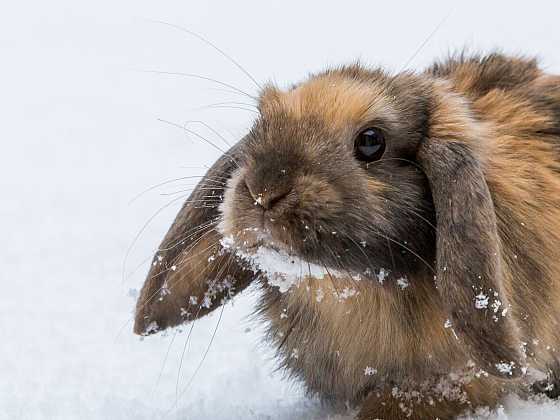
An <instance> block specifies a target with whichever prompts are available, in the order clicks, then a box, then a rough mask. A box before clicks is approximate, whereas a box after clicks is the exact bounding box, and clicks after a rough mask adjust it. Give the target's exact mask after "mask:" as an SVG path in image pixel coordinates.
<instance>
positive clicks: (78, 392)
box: [0, 0, 560, 420]
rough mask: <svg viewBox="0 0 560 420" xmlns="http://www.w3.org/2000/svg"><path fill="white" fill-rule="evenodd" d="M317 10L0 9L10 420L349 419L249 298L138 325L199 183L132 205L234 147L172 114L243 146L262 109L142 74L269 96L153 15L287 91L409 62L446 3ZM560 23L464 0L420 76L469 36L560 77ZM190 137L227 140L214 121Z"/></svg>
mask: <svg viewBox="0 0 560 420" xmlns="http://www.w3.org/2000/svg"><path fill="white" fill-rule="evenodd" d="M353 3H354V4H353ZM316 7H317V6H316V4H315V5H314V4H312V2H308V3H302V2H296V1H295V0H288V1H285V2H249V1H243V0H240V1H236V2H225V1H220V2H218V1H216V0H210V1H198V2H184V1H179V0H171V1H168V2H152V1H148V0H134V1H132V0H123V1H121V2H113V1H109V0H100V1H97V2H74V1H70V0H53V1H49V2H39V1H25V0H24V1H22V2H15V3H12V4H10V7H9V8H8V7H5V8H4V10H3V13H2V14H1V15H0V50H1V51H2V67H1V70H0V72H1V76H2V77H0V92H2V94H1V96H0V98H1V99H0V115H1V116H2V123H1V124H0V138H1V139H2V140H1V141H2V153H0V172H1V173H0V191H1V192H2V205H1V206H0V231H1V232H2V236H1V239H0V241H1V247H0V249H1V250H2V253H1V254H0V262H1V267H2V272H1V274H0V284H1V285H2V293H1V294H0V331H2V344H1V346H0V372H1V378H2V380H0V419H1V420H12V419H16V420H42V419H56V420H59V419H61V420H74V419H83V420H98V419H111V420H121V419H122V420H124V419H127V420H128V419H138V420H143V419H150V420H151V419H164V418H168V419H201V418H210V419H218V420H220V419H281V420H286V419H300V418H309V419H326V418H332V419H334V418H339V419H343V418H351V417H350V415H349V414H347V413H346V414H344V415H339V414H336V413H332V412H329V411H328V410H327V409H325V408H323V407H321V406H320V404H319V403H318V402H317V401H315V400H310V399H307V398H306V397H305V396H304V394H303V390H302V388H301V386H300V385H299V384H297V383H292V382H289V381H287V380H286V379H284V378H283V376H282V374H281V373H278V372H275V370H274V368H275V364H274V361H273V360H272V359H271V356H272V352H271V349H270V348H268V347H267V346H266V344H263V343H262V342H261V340H260V338H261V337H262V334H263V331H262V327H261V326H260V325H258V324H255V323H253V322H251V321H248V315H249V314H250V313H251V311H252V308H253V307H254V303H255V299H256V294H255V291H254V290H249V291H247V292H246V293H244V294H243V295H241V296H239V297H238V298H236V299H234V301H233V304H228V305H226V306H225V307H224V309H223V312H222V311H221V310H218V311H216V312H215V313H213V314H212V315H210V316H208V317H206V318H203V319H201V320H199V321H196V323H194V327H193V329H192V330H191V329H190V326H186V327H184V328H182V329H177V330H172V331H169V332H167V333H164V334H158V335H154V336H150V337H146V338H144V339H140V338H139V337H136V336H134V335H133V334H132V332H131V329H132V325H131V316H132V310H133V307H134V301H135V297H136V296H137V292H138V289H139V288H140V286H141V284H142V281H143V277H144V275H145V273H146V271H147V269H148V268H149V267H148V265H149V264H150V257H151V255H152V254H153V252H154V250H155V247H156V246H157V245H158V243H159V241H160V240H161V238H162V236H163V234H164V233H165V231H166V229H167V227H168V226H169V225H170V223H171V221H172V219H173V217H174V215H175V213H176V212H177V210H178V208H179V207H180V205H181V201H182V200H183V199H184V198H183V197H182V196H183V195H184V194H186V191H188V190H189V189H190V188H192V186H193V185H195V183H196V179H177V180H176V181H173V182H169V183H167V184H164V185H160V186H158V187H155V188H153V189H151V190H150V191H148V192H146V193H145V194H143V195H142V196H141V197H139V198H138V199H135V200H134V203H133V204H129V202H130V201H131V200H132V199H133V198H134V197H135V196H136V195H137V194H138V193H139V192H140V191H143V190H145V189H147V188H149V187H152V186H155V185H156V184H159V183H161V182H162V181H165V180H170V179H176V178H181V177H187V176H198V175H201V174H202V173H203V172H204V171H205V169H206V168H205V167H206V166H207V165H209V164H211V163H212V162H213V161H214V160H215V159H216V158H217V157H218V156H219V155H220V153H221V152H220V151H218V150H215V149H214V148H213V147H211V146H210V145H209V144H207V143H203V142H199V141H198V140H197V139H196V138H195V136H190V137H187V136H186V135H185V132H184V131H183V130H182V129H179V128H178V127H175V126H172V125H169V124H165V123H162V122H161V121H159V120H158V118H161V119H164V120H166V121H172V122H175V123H177V124H179V127H182V126H183V124H184V123H185V121H204V122H206V123H208V124H210V125H211V126H212V127H213V128H214V129H216V130H217V131H218V132H219V133H220V134H221V135H223V136H224V138H225V139H226V140H227V141H228V142H230V143H231V142H234V141H235V140H236V139H238V138H240V136H241V135H243V134H244V133H245V132H246V129H247V127H248V126H249V125H250V122H251V119H252V118H253V117H254V113H253V112H245V111H242V110H239V109H233V108H227V109H226V108H222V109H219V108H204V109H200V107H201V106H206V105H209V104H212V103H222V102H224V101H244V102H246V101H249V100H250V99H249V98H244V97H243V95H237V94H234V93H231V92H227V91H224V86H219V85H217V84H214V83H211V82H209V81H206V80H202V79H195V78H190V77H186V76H185V77H180V76H171V75H163V74H157V73H149V72H146V70H149V71H152V70H156V71H159V70H161V71H177V72H185V73H186V72H188V73H193V74H200V75H202V76H207V77H211V78H215V79H217V80H220V81H224V82H227V83H229V84H232V85H235V86H236V87H239V88H240V89H242V90H244V91H247V92H248V93H250V94H254V93H255V91H256V90H255V87H254V85H253V84H252V82H251V81H250V80H248V79H247V78H246V77H245V76H244V75H243V73H241V72H240V71H238V69H236V68H235V66H233V65H232V64H231V63H229V62H228V61H226V60H225V59H224V58H223V57H222V56H220V55H219V54H218V53H216V52H215V51H214V50H212V49H211V48H209V47H208V46H207V45H205V44H203V43H202V42H200V41H199V40H196V39H193V38H192V37H190V36H188V35H186V34H185V33H182V32H180V31H177V30H174V29H173V28H170V27H166V26H165V25H161V24H156V23H153V22H152V21H153V20H164V21H167V22H172V23H177V24H180V25H184V26H187V27H188V28H189V29H192V30H194V31H196V32H198V33H201V34H203V35H205V36H207V37H208V38H210V39H211V40H212V41H213V42H214V43H216V44H217V45H218V46H219V47H220V48H222V49H223V50H225V51H227V52H228V53H230V54H232V55H234V56H235V58H236V59H237V60H238V61H239V62H240V63H242V64H243V65H244V66H245V67H246V68H247V69H248V70H249V71H250V72H251V73H252V74H253V75H254V76H255V77H256V78H257V79H258V80H259V81H260V82H264V81H266V80H272V79H274V80H276V81H277V82H278V83H280V84H281V85H286V84H287V83H289V82H293V81H297V80H299V79H301V78H302V77H304V75H305V74H306V73H308V72H310V71H317V70H319V69H321V68H323V67H324V66H325V65H328V64H337V63H341V62H349V61H352V60H354V59H356V58H358V57H361V59H362V61H364V62H371V63H378V64H382V65H386V66H388V67H389V68H392V69H399V68H400V67H401V66H402V65H403V63H405V62H407V61H408V59H409V58H410V57H411V56H412V55H413V54H414V51H415V50H416V49H417V47H418V45H419V44H420V43H421V41H422V40H423V39H424V38H425V37H426V36H427V35H428V34H429V33H430V32H431V31H432V29H433V28H434V27H436V26H437V24H438V22H439V21H440V20H441V19H442V17H443V15H445V14H446V13H447V10H448V7H450V6H449V5H448V3H447V2H443V1H441V2H436V1H426V2H421V3H407V4H406V6H404V1H402V0H401V1H394V2H389V3H387V2H385V3H383V4H380V3H375V4H374V3H371V4H368V5H366V4H358V2H352V1H350V2H345V3H344V4H343V5H341V3H340V2H328V1H327V2H323V3H322V4H321V16H320V19H319V20H317V10H316ZM403 7H406V10H407V13H406V14H403V13H402V10H403ZM356 10H360V13H359V15H357V14H356V12H355V11H356ZM480 10H484V13H480ZM557 16H558V6H556V5H555V4H554V3H553V2H545V1H542V2H539V1H536V2H533V3H531V7H530V8H528V7H526V5H523V4H519V5H518V4H514V3H512V2H507V3H506V2H483V1H481V0H477V1H473V2H469V3H468V4H464V5H461V6H459V5H458V6H456V9H455V10H454V12H453V13H452V15H451V16H450V18H449V19H448V22H447V23H445V24H444V25H443V26H442V28H441V29H440V30H439V31H438V32H437V33H436V34H435V35H434V37H433V38H432V39H431V40H430V42H428V43H427V45H426V46H425V47H424V48H423V50H422V51H421V52H420V53H419V54H418V55H417V56H416V57H415V58H414V60H413V61H412V62H411V66H422V65H424V64H426V63H428V62H430V60H432V59H433V58H434V57H441V56H442V55H443V54H445V53H446V51H447V50H448V48H455V47H457V46H463V45H465V44H470V45H473V46H475V48H492V47H495V46H501V47H503V48H504V49H506V50H509V51H523V52H529V53H534V54H538V55H540V56H541V57H542V58H543V60H544V63H545V65H546V66H547V68H548V69H550V70H551V71H557V72H558V71H559V70H560V57H558V54H557V45H558V44H559V41H560V40H559V36H558V31H556V29H555V28H556V20H557V18H556V17H557ZM380 17H381V18H380ZM362 19H363V20H365V21H366V23H367V24H364V23H363V22H357V20H362ZM286 22H290V24H289V28H288V27H287V26H286ZM473 22H476V25H473ZM370 23H371V24H370ZM310 24H312V26H313V31H309V25H310ZM333 28H335V29H336V30H334V29H333ZM389 34H390V36H389ZM226 90H229V89H227V88H226ZM240 98H243V99H240ZM189 127H191V128H192V129H193V130H194V129H196V131H197V132H199V133H200V134H201V135H203V136H205V137H208V138H209V139H214V140H215V143H216V144H221V143H220V141H221V140H220V139H219V138H217V137H216V136H215V134H214V133H213V132H212V131H211V130H209V129H207V128H206V127H204V126H203V125H201V124H195V123H192V124H190V125H189ZM173 199H175V201H173V202H172V201H171V200H173ZM160 208H161V210H159V209H160ZM155 213H157V214H156V215H155V216H154V217H153V218H152V216H153V215H154V214H155ZM147 221H150V222H149V223H148V225H147V226H146V228H143V226H144V225H145V224H146V222H147ZM139 231H142V232H141V235H140V236H139V238H138V240H137V241H134V238H135V236H136V235H137V233H138V232H139ZM133 242H134V243H135V245H134V247H133V249H132V251H131V252H130V255H129V256H128V257H126V262H127V263H126V267H125V275H124V278H123V260H125V256H126V255H127V249H128V248H129V246H130V244H131V243H133ZM321 298H322V297H320V296H319V294H317V299H318V300H320V299H321ZM287 316H290V314H289V313H287ZM154 328H157V326H154ZM216 328H217V329H216ZM214 331H215V334H214ZM294 350H297V349H294ZM183 353H184V356H183V357H182V355H183ZM295 354H296V355H298V356H299V355H300V354H299V352H298V351H296V353H295ZM181 359H182V363H181ZM201 363H202V364H201ZM179 366H181V368H180V369H179ZM199 366H200V368H198V367H199ZM364 369H365V367H364ZM179 372H180V376H179V380H178V373H179ZM191 378H192V379H191ZM177 382H179V385H178V386H177ZM189 383H190V385H189ZM176 394H178V395H177V396H178V398H176ZM176 400H177V402H176ZM559 417H560V407H559V406H558V404H556V403H553V402H546V401H545V402H531V403H525V402H521V401H519V400H517V399H515V398H511V399H509V400H508V401H507V403H506V407H505V409H504V410H502V411H500V412H499V413H495V414H493V415H492V416H491V417H490V418H492V419H500V420H503V419H509V420H523V419H535V418H538V419H557V418H559Z"/></svg>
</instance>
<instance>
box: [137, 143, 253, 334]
mask: <svg viewBox="0 0 560 420" xmlns="http://www.w3.org/2000/svg"><path fill="white" fill-rule="evenodd" d="M242 142H243V140H242V141H241V142H240V143H238V144H237V145H236V146H234V147H233V148H232V149H231V150H229V151H228V152H227V153H226V154H224V155H223V156H222V157H221V158H220V159H219V160H218V161H217V162H216V163H215V164H214V165H213V166H212V167H211V168H210V169H209V170H208V172H207V173H206V175H205V177H204V178H203V179H202V180H201V181H200V182H199V184H198V185H197V187H196V188H195V189H194V191H193V192H192V194H191V195H190V197H189V198H188V199H187V201H186V202H185V204H184V205H183V207H182V208H181V210H180V211H179V214H178V215H177V217H176V218H175V221H174V222H173V225H172V226H171V228H170V229H169V231H168V232H167V234H166V235H165V237H164V239H163V242H162V243H161V245H160V247H159V249H158V251H157V252H156V254H155V256H154V258H153V262H152V266H151V269H150V271H149V273H148V276H147V279H146V281H145V283H144V286H143V287H142V290H141V292H140V297H139V298H138V302H137V304H136V315H135V322H134V332H135V333H136V334H141V335H148V334H152V333H155V332H157V331H161V330H163V329H165V328H168V327H172V326H175V325H178V324H181V323H184V322H187V321H190V320H193V319H196V318H199V317H201V316H204V315H206V314H208V313H209V312H211V311H213V310H214V309H216V308H217V307H219V306H220V305H221V304H222V303H224V301H225V300H227V299H228V298H230V297H232V296H233V295H235V294H236V293H239V292H240V291H241V290H243V289H244V288H245V287H247V286H248V284H249V283H250V281H251V280H252V279H253V277H254V273H253V272H252V270H250V269H245V267H244V266H243V264H242V263H241V262H240V261H239V260H238V259H237V258H235V256H234V255H232V253H231V252H230V251H228V249H225V248H224V247H222V246H221V244H220V240H221V239H222V238H221V235H220V234H219V233H218V231H217V229H216V228H217V225H218V223H219V219H220V216H219V212H218V205H219V203H220V197H223V195H224V190H225V188H226V185H225V183H226V180H227V179H228V178H229V176H230V175H231V173H232V172H233V171H234V170H235V168H236V166H237V163H236V162H237V160H236V157H238V155H239V152H240V148H241V147H242Z"/></svg>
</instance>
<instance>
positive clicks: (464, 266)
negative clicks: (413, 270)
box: [418, 94, 524, 378]
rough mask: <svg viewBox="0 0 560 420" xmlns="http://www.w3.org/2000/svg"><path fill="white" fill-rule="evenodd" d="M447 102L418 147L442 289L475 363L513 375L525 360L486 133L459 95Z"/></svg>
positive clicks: (436, 110) (438, 107) (519, 371)
mask: <svg viewBox="0 0 560 420" xmlns="http://www.w3.org/2000/svg"><path fill="white" fill-rule="evenodd" d="M444 100H445V101H446V102H443V101H442V102H441V103H439V104H438V105H436V106H435V108H434V116H433V123H432V125H431V126H430V133H429V134H428V136H429V137H428V138H427V139H426V140H425V142H424V143H423V144H422V145H421V146H420V149H419V152H418V159H419V162H420V163H421V165H422V167H423V170H424V172H425V174H426V176H427V178H428V181H429V184H430V188H431V191H432V198H433V202H434V206H435V211H436V221H437V243H436V248H437V249H436V251H437V274H436V277H435V279H436V287H437V289H438V291H439V293H440V295H441V297H442V300H443V303H444V305H445V307H446V309H447V311H448V312H449V314H450V321H451V322H452V326H453V328H454V331H456V332H457V334H458V336H459V338H460V339H462V340H464V342H465V344H466V345H467V346H468V347H469V350H470V353H471V355H472V357H473V359H474V361H475V362H477V364H478V365H479V366H480V367H481V368H483V369H485V370H486V371H487V372H488V373H490V374H492V375H495V376H498V377H503V378H514V377H517V376H520V375H522V373H523V367H524V359H523V355H522V354H521V342H520V340H519V338H518V337H519V335H518V329H517V327H516V324H515V321H514V319H513V318H512V316H511V314H510V313H508V312H507V309H508V307H509V305H508V301H507V298H506V295H505V291H504V285H503V283H502V268H501V265H502V257H501V249H500V240H499V237H498V231H497V224H496V214H495V210H494V205H493V202H492V197H491V194H490V191H489V189H488V185H487V184H486V181H485V178H484V172H483V165H482V162H481V160H480V158H479V156H480V155H481V154H482V153H481V149H482V147H483V144H484V136H485V135H487V134H486V132H485V130H484V127H481V123H479V122H477V121H475V120H474V119H473V118H471V117H470V115H469V113H468V112H467V111H465V107H466V106H467V105H466V104H463V103H461V101H460V100H459V99H458V98H457V97H453V94H450V96H448V97H446V98H445V99H444ZM480 136H482V138H481V137H480Z"/></svg>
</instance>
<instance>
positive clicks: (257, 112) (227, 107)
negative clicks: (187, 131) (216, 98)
mask: <svg viewBox="0 0 560 420" xmlns="http://www.w3.org/2000/svg"><path fill="white" fill-rule="evenodd" d="M205 108H211V109H239V110H241V111H247V112H253V113H255V114H259V111H258V110H256V109H252V108H244V107H242V106H228V105H206V107H205Z"/></svg>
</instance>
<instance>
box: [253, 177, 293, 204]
mask: <svg viewBox="0 0 560 420" xmlns="http://www.w3.org/2000/svg"><path fill="white" fill-rule="evenodd" d="M245 185H246V186H247V189H248V190H249V193H250V194H251V197H253V199H254V200H255V205H256V206H260V207H262V208H263V209H265V210H270V209H272V208H273V207H275V206H277V205H278V204H279V203H280V202H282V201H283V200H284V198H286V197H287V196H288V195H289V194H290V192H291V191H292V188H291V187H290V186H287V185H286V186H278V187H274V188H270V187H262V188H258V187H256V186H255V185H253V184H252V183H251V182H249V181H248V180H245Z"/></svg>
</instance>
